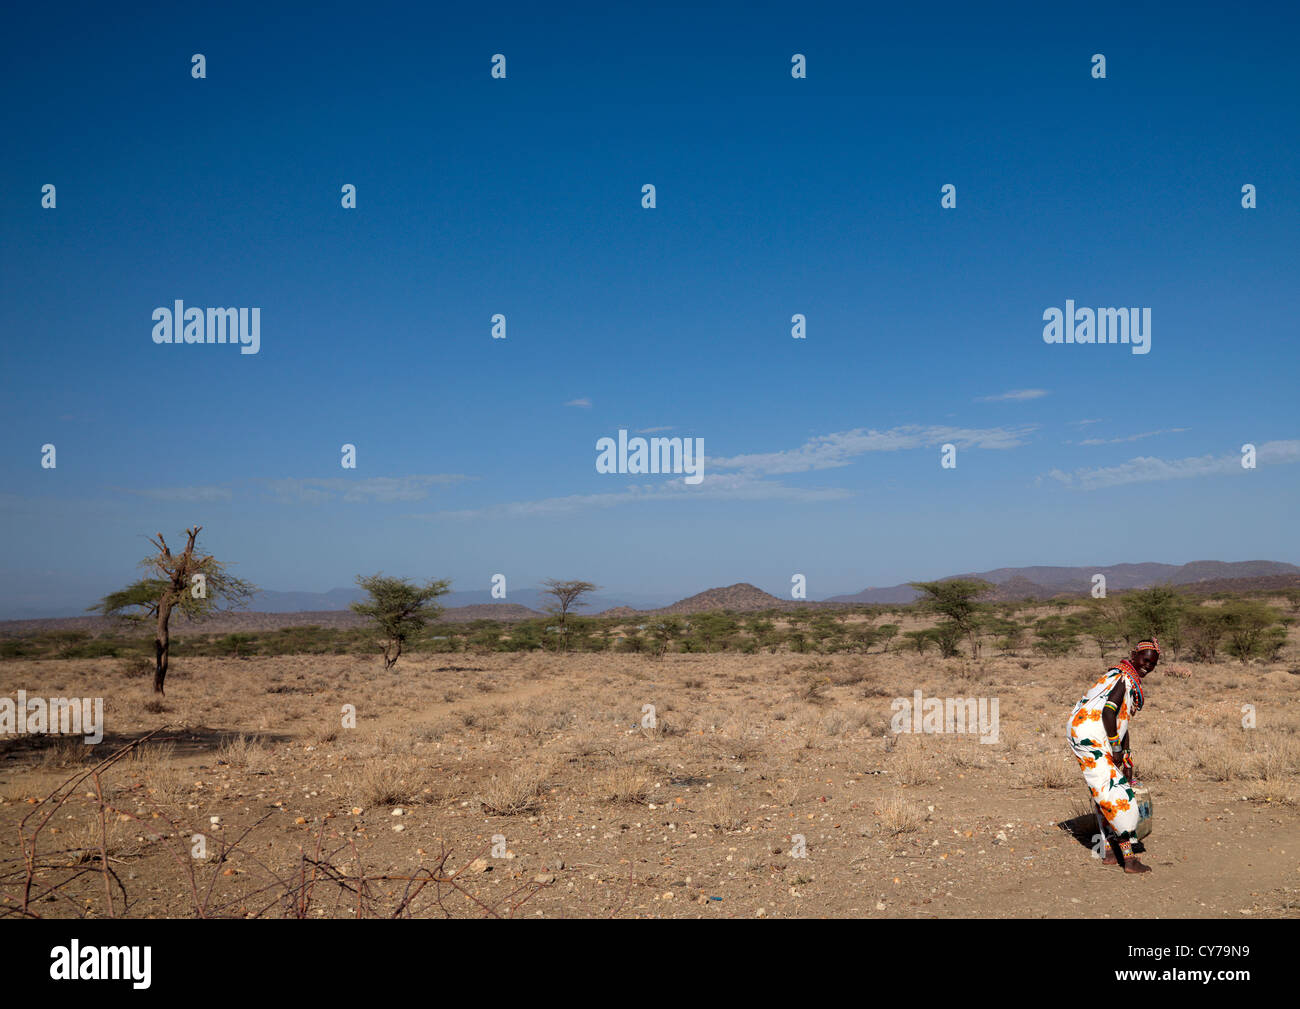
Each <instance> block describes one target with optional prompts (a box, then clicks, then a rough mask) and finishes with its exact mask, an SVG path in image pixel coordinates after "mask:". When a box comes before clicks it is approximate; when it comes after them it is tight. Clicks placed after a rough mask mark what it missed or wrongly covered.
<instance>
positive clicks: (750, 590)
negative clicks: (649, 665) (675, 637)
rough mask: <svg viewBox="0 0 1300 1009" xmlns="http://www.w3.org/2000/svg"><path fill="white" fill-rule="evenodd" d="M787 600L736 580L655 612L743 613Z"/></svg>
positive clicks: (763, 608) (783, 604)
mask: <svg viewBox="0 0 1300 1009" xmlns="http://www.w3.org/2000/svg"><path fill="white" fill-rule="evenodd" d="M789 602H790V601H789V600H786V599H778V598H777V597H776V596H774V595H770V594H769V593H767V592H764V591H763V590H762V589H760V588H758V587H757V586H754V585H750V584H749V582H737V583H736V584H735V585H728V586H727V587H726V588H724V589H708V590H706V591H704V592H699V593H697V594H695V595H693V596H690V597H688V598H686V599H682V600H679V601H678V602H675V603H673V604H672V605H671V606H665V607H663V608H662V609H660V610H656V611H655V612H657V613H707V612H708V611H710V610H733V611H735V612H737V613H743V612H745V611H748V610H770V609H772V608H773V607H781V606H787V605H789Z"/></svg>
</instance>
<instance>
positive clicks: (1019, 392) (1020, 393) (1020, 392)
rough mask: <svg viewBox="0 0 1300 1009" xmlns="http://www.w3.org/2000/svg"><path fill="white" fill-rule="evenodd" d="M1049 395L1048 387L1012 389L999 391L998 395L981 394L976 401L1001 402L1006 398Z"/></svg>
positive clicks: (1038, 397)
mask: <svg viewBox="0 0 1300 1009" xmlns="http://www.w3.org/2000/svg"><path fill="white" fill-rule="evenodd" d="M1046 395H1047V390H1046V389H1012V390H1011V391H1010V392H1002V393H998V395H996V396H980V397H978V398H977V399H976V400H975V402H976V403H1000V402H1003V401H1005V400H1016V401H1019V400H1026V399H1042V398H1043V397H1044V396H1046Z"/></svg>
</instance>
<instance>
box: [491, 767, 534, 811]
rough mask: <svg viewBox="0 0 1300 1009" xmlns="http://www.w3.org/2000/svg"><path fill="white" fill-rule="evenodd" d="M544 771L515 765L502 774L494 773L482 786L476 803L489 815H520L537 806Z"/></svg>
mask: <svg viewBox="0 0 1300 1009" xmlns="http://www.w3.org/2000/svg"><path fill="white" fill-rule="evenodd" d="M545 788H546V775H545V774H543V773H540V772H539V771H538V769H537V768H527V767H521V768H516V769H515V770H513V771H511V772H510V773H509V774H507V775H505V776H494V777H492V778H491V779H490V780H489V781H488V783H487V784H486V785H484V786H482V790H481V791H480V793H479V804H480V806H481V807H482V809H483V812H485V813H488V814H490V815H492V816H522V815H524V814H527V813H532V812H535V811H536V810H538V809H540V808H541V795H542V792H543V791H544V790H545Z"/></svg>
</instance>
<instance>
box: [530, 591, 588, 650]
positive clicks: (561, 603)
mask: <svg viewBox="0 0 1300 1009" xmlns="http://www.w3.org/2000/svg"><path fill="white" fill-rule="evenodd" d="M542 585H544V586H545V591H546V593H547V594H548V595H552V596H554V597H555V602H554V604H552V605H550V606H547V607H546V612H547V613H550V614H553V615H554V616H556V617H558V618H559V620H560V650H561V651H564V652H567V651H568V650H569V610H571V609H574V608H575V607H578V606H585V605H586V603H584V602H581V598H582V596H584V595H586V594H587V593H588V592H595V591H596V589H598V588H600V586H599V585H593V584H592V583H591V582H583V581H568V582H562V581H559V580H558V579H555V578H548V579H546V581H544V582H542Z"/></svg>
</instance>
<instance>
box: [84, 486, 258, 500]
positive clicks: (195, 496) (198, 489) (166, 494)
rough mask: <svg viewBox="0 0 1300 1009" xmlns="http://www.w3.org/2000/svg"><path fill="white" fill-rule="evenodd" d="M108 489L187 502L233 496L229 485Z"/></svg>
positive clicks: (225, 498)
mask: <svg viewBox="0 0 1300 1009" xmlns="http://www.w3.org/2000/svg"><path fill="white" fill-rule="evenodd" d="M108 489H109V490H111V491H116V492H117V493H119V494H133V495H135V496H136V497H147V498H152V499H153V500H154V501H180V502H185V503H190V502H206V501H229V500H230V499H231V498H232V497H233V495H232V494H231V492H230V488H229V487H212V486H206V487H204V486H195V487H144V488H132V487H109V488H108Z"/></svg>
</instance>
